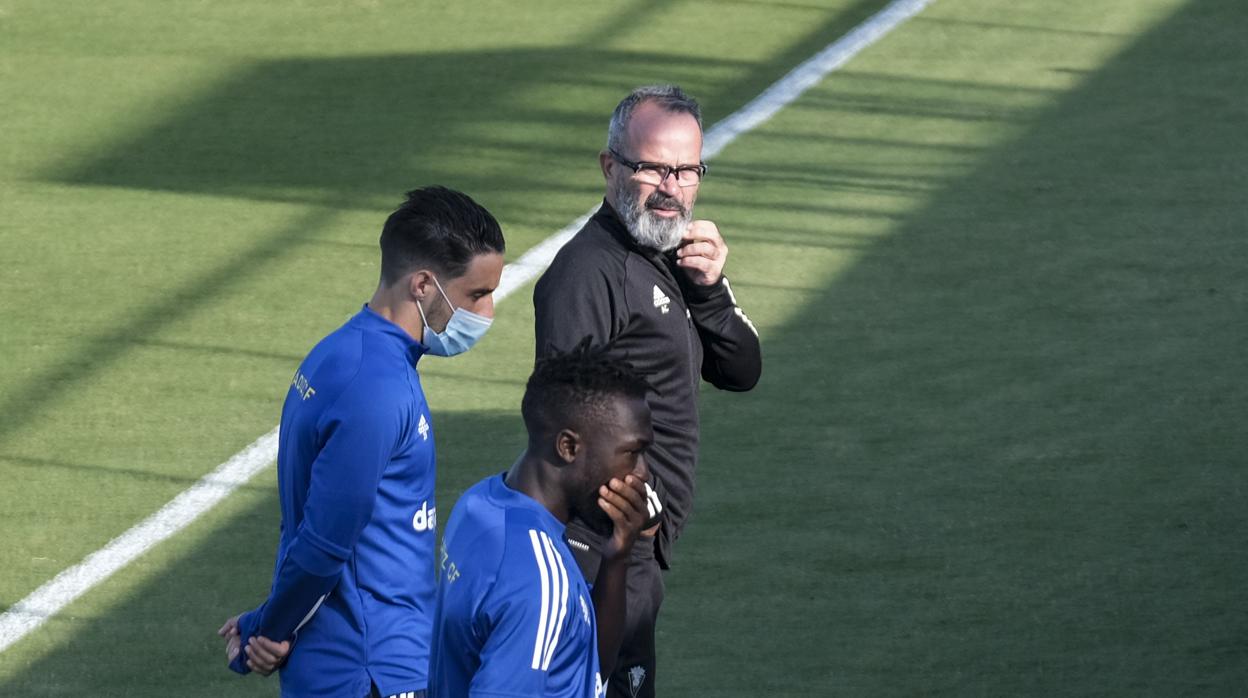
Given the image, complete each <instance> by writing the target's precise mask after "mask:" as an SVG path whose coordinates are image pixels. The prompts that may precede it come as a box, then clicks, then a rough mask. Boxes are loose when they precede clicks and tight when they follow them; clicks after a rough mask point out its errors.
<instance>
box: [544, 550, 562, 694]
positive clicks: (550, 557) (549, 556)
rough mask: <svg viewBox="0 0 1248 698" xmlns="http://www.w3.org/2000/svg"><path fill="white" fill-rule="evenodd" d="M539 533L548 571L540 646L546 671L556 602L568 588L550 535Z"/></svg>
mask: <svg viewBox="0 0 1248 698" xmlns="http://www.w3.org/2000/svg"><path fill="white" fill-rule="evenodd" d="M541 535H542V544H543V545H544V546H545V548H546V568H547V569H548V570H549V571H550V615H549V616H548V617H547V618H546V621H547V626H546V646H545V647H543V648H542V655H541V659H542V671H546V670H547V669H549V668H550V659H549V657H550V647H551V646H552V645H553V644H554V640H555V637H556V635H558V632H557V631H558V629H559V606H558V604H559V598H560V594H561V593H562V596H563V598H564V599H565V600H566V599H567V595H568V590H567V588H566V587H567V584H566V582H567V579H566V577H565V578H564V579H563V580H561V579H560V577H559V575H558V572H559V562H558V560H559V553H557V552H555V548H554V546H553V545H551V543H550V537H549V536H547V535H546V534H545V533H544V532H543V533H542V534H541ZM560 581H563V582H564V584H563V585H562V586H561V585H560Z"/></svg>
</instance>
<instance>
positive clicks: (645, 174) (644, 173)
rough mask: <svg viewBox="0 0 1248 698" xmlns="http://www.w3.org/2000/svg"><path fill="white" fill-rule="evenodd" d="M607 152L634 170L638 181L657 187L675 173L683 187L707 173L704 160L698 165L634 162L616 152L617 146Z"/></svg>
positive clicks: (693, 183)
mask: <svg viewBox="0 0 1248 698" xmlns="http://www.w3.org/2000/svg"><path fill="white" fill-rule="evenodd" d="M607 152H608V153H611V157H613V158H615V161H616V162H618V163H620V164H621V165H623V166H625V167H627V168H629V169H630V170H632V171H633V174H634V175H636V176H637V181H639V182H642V183H643V184H651V185H654V186H656V187H657V186H659V185H661V184H663V182H666V181H667V178H668V176H669V175H671V174H673V173H674V174H675V175H676V184H678V185H680V186H682V187H692V186H693V185H695V184H697V183H698V182H701V181H702V176H703V175H705V174H706V163H704V162H700V163H698V164H696V165H681V166H680V167H672V166H671V165H664V164H663V163H661V162H633V161H632V160H627V159H625V158H624V156H623V155H620V154H619V153H617V152H615V148H607Z"/></svg>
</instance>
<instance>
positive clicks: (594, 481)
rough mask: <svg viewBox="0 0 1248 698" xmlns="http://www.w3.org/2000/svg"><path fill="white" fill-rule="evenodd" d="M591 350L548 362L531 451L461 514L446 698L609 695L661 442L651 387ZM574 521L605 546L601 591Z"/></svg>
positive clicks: (532, 388) (452, 526) (449, 567)
mask: <svg viewBox="0 0 1248 698" xmlns="http://www.w3.org/2000/svg"><path fill="white" fill-rule="evenodd" d="M586 347H587V345H582V348H581V349H579V350H576V351H573V352H571V353H567V354H556V355H554V356H551V357H549V358H546V359H543V360H541V361H539V362H537V366H536V368H535V369H534V371H533V375H532V376H531V377H530V378H529V382H528V386H527V388H526V390H525V395H524V401H523V403H522V406H521V411H522V413H523V415H524V424H525V427H526V428H527V430H528V434H529V440H528V447H527V448H526V449H525V452H524V453H523V454H522V455H521V456H520V459H519V460H518V461H516V463H515V464H514V465H512V466H511V469H510V470H508V471H507V472H506V473H503V474H500V475H495V476H494V477H490V478H487V479H485V480H483V481H481V482H479V483H477V484H476V485H475V486H473V487H472V488H470V489H469V490H468V491H467V492H465V493H464V495H463V497H461V498H460V500H459V502H458V503H456V505H455V510H454V511H453V512H452V513H451V519H450V523H449V524H448V525H447V529H446V535H445V537H444V539H443V552H442V560H441V580H440V585H439V587H438V612H437V620H436V621H435V623H434V637H433V644H434V649H433V661H432V664H431V667H430V683H429V687H430V694H431V695H432V696H434V697H435V698H457V697H460V696H464V697H466V696H561V697H567V698H572V697H575V698H595V697H597V696H600V695H602V691H603V684H602V679H601V676H602V675H607V674H609V673H610V671H611V669H612V664H613V663H614V659H615V656H616V653H617V652H618V650H619V642H620V639H621V637H622V632H623V621H624V612H625V585H626V574H627V570H628V559H629V551H630V549H631V548H632V546H633V543H634V542H635V541H636V539H637V535H638V532H639V531H640V529H641V527H642V525H643V524H644V523H645V521H646V519H647V517H648V516H649V514H648V511H647V505H646V491H645V486H644V483H645V479H646V477H647V472H646V465H645V460H644V458H643V456H642V454H643V452H644V451H645V450H646V448H647V447H648V446H649V445H650V443H651V441H652V439H653V434H652V431H651V427H650V408H649V407H648V406H647V405H646V398H645V393H646V389H647V386H646V384H645V382H644V381H642V380H641V379H640V378H638V377H637V376H636V375H634V374H633V373H632V371H631V370H629V368H628V367H627V366H626V365H624V364H622V363H619V362H618V361H614V360H611V359H608V358H605V357H604V356H603V355H601V354H600V353H597V352H594V351H592V350H589V349H588V348H586ZM572 517H576V518H577V519H579V520H581V521H584V522H585V523H586V524H587V525H589V526H591V527H592V528H593V529H594V530H595V531H597V532H598V533H599V534H600V535H602V536H603V538H604V541H605V543H604V545H603V548H602V556H603V560H602V564H601V566H600V567H599V570H598V573H597V578H596V579H595V581H594V586H593V591H592V592H590V590H589V588H588V586H587V585H586V583H585V578H584V577H583V576H582V575H581V571H580V569H579V568H578V567H577V565H576V560H575V558H574V557H573V556H572V552H571V551H570V550H568V547H567V543H566V542H565V541H564V524H566V523H567V522H568V520H569V519H570V518H572ZM591 597H592V599H591Z"/></svg>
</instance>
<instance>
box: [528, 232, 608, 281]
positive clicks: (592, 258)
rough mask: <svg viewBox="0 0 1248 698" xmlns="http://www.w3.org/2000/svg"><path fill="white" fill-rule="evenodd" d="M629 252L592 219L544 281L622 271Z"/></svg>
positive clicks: (564, 249) (562, 251) (561, 253)
mask: <svg viewBox="0 0 1248 698" xmlns="http://www.w3.org/2000/svg"><path fill="white" fill-rule="evenodd" d="M628 256H629V250H628V248H627V247H625V246H624V245H623V244H622V243H620V241H619V240H617V239H616V238H615V236H614V235H612V234H611V231H609V230H607V229H606V228H605V227H603V226H602V225H601V224H599V223H598V222H597V221H595V220H594V219H592V218H591V219H590V220H589V222H588V223H586V224H585V226H584V227H583V228H581V229H580V231H578V232H577V233H576V235H573V236H572V239H571V240H569V241H568V243H567V244H566V245H564V246H563V247H562V248H561V249H560V250H559V252H558V253H557V254H556V255H555V258H554V259H553V260H552V261H551V263H550V267H549V268H548V269H547V270H546V272H545V273H544V274H542V279H547V278H550V277H558V276H563V275H568V274H571V275H573V276H583V275H588V274H590V273H602V272H613V271H615V270H622V269H623V268H624V264H625V263H626V262H627V260H628Z"/></svg>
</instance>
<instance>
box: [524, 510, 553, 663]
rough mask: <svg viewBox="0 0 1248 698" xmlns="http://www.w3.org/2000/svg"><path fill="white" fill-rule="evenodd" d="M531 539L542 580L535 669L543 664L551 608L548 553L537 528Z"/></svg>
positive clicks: (534, 643) (535, 646)
mask: <svg viewBox="0 0 1248 698" xmlns="http://www.w3.org/2000/svg"><path fill="white" fill-rule="evenodd" d="M529 540H530V541H531V542H532V543H533V557H535V558H537V574H538V577H540V578H541V580H542V615H541V618H540V619H539V620H538V621H537V639H536V640H534V641H533V664H532V665H531V666H532V668H534V669H539V668H541V666H542V650H543V649H545V648H546V615H547V613H548V612H549V608H550V581H549V578H548V576H547V573H546V554H545V551H544V550H543V546H542V544H541V543H539V542H538V540H537V530H535V529H529Z"/></svg>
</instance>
